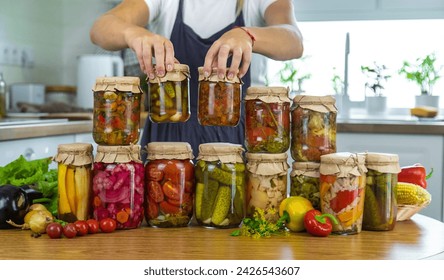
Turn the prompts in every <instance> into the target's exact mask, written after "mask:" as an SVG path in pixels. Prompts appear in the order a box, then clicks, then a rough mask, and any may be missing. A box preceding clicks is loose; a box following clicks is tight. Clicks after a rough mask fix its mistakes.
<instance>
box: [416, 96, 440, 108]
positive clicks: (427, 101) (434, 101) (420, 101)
mask: <svg viewBox="0 0 444 280" xmlns="http://www.w3.org/2000/svg"><path fill="white" fill-rule="evenodd" d="M415 106H416V107H419V106H430V107H435V108H439V96H433V95H417V96H415Z"/></svg>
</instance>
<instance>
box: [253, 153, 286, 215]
mask: <svg viewBox="0 0 444 280" xmlns="http://www.w3.org/2000/svg"><path fill="white" fill-rule="evenodd" d="M287 157H288V156H287V153H280V154H265V153H246V160H247V174H246V175H247V177H246V180H247V202H246V203H247V214H246V215H247V217H249V218H253V216H254V215H255V214H256V212H257V211H263V214H264V217H265V219H267V221H269V222H272V223H275V222H277V220H278V219H279V206H280V205H281V202H282V200H284V199H285V198H286V197H287V176H288V168H289V166H288V163H287Z"/></svg>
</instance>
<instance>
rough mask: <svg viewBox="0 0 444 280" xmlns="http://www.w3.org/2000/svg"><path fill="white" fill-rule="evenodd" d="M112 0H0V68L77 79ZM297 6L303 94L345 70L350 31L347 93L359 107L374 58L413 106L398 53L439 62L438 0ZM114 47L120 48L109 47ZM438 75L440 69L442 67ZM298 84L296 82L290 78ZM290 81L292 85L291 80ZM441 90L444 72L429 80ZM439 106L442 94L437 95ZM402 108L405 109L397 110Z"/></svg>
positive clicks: (399, 100) (396, 93) (32, 79)
mask: <svg viewBox="0 0 444 280" xmlns="http://www.w3.org/2000/svg"><path fill="white" fill-rule="evenodd" d="M118 2H119V1H117V0H89V1H84V0H45V1H38V0H14V1H5V0H4V1H2V4H1V8H0V72H2V73H3V76H4V79H5V80H6V82H7V83H8V84H13V83H20V82H26V83H41V84H46V85H71V86H76V85H77V83H78V79H79V77H77V76H78V71H77V68H78V61H79V56H81V55H85V54H99V53H104V52H103V50H100V49H98V48H97V47H95V46H94V45H93V44H92V43H91V42H90V40H89V29H90V27H91V25H92V23H93V21H94V20H95V19H96V17H97V16H98V15H100V14H102V13H103V12H105V11H106V10H108V9H110V8H111V7H112V6H113V5H115V4H116V3H118ZM294 3H295V13H296V17H297V19H298V21H299V26H300V29H301V31H302V33H303V36H304V44H305V53H304V58H303V59H302V60H295V61H292V62H291V63H293V65H294V67H295V68H296V69H297V71H298V75H297V77H302V76H304V75H305V76H307V77H309V78H307V79H304V80H303V82H302V84H301V85H300V88H296V86H295V85H293V87H292V89H293V90H299V91H302V92H304V93H306V94H315V95H325V94H334V93H335V92H334V88H333V86H332V78H333V77H334V75H336V76H338V77H339V78H340V79H341V80H343V79H344V72H345V58H346V57H345V48H346V36H347V33H348V34H349V43H348V46H349V54H348V69H347V72H348V77H347V80H348V88H347V92H348V94H349V96H350V100H351V101H355V102H356V103H355V104H357V107H358V108H359V107H362V104H361V103H362V101H363V100H364V97H365V94H366V89H365V82H366V77H365V75H364V74H363V73H362V72H361V66H371V65H373V63H375V62H376V63H378V64H380V65H384V66H386V67H387V73H389V74H390V75H391V78H390V79H389V80H388V81H387V82H386V83H385V85H384V87H385V88H384V95H386V96H387V105H388V107H389V108H404V109H407V108H411V107H413V106H414V105H415V103H414V102H415V101H414V98H415V95H418V94H419V88H418V86H417V85H416V84H414V83H413V82H410V81H408V80H407V79H406V78H405V77H402V76H400V75H399V74H398V70H399V69H400V68H401V66H402V63H403V61H405V60H407V61H410V62H414V61H415V60H416V59H417V58H422V57H424V56H426V55H428V54H431V53H434V54H435V55H436V58H437V61H436V64H437V65H438V66H441V65H444V37H443V35H442V30H444V0H422V1H418V0H337V1H330V0H295V1H294ZM114 54H115V55H119V53H114ZM270 64H271V66H272V67H270V71H269V74H268V77H267V78H268V82H269V84H270V85H278V84H282V82H280V80H279V71H280V70H281V69H282V68H283V67H284V64H283V63H282V62H276V61H270ZM441 75H444V70H442V71H441ZM296 85H297V83H296ZM290 86H291V85H290ZM433 93H434V95H442V94H443V93H444V78H443V79H440V80H439V81H438V82H437V83H436V85H435V86H434V91H433ZM440 107H444V98H441V99H440ZM402 112H404V111H402Z"/></svg>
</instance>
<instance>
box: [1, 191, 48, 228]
mask: <svg viewBox="0 0 444 280" xmlns="http://www.w3.org/2000/svg"><path fill="white" fill-rule="evenodd" d="M42 197H43V195H42V193H41V192H39V191H36V190H34V189H33V188H32V187H31V186H29V185H24V186H20V187H17V186H13V185H4V186H0V229H6V228H13V226H11V225H10V224H8V223H7V222H6V221H7V220H11V221H13V222H14V223H16V224H23V223H24V218H25V215H26V213H28V210H29V207H30V206H31V205H32V201H33V200H34V199H38V198H42Z"/></svg>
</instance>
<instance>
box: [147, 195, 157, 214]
mask: <svg viewBox="0 0 444 280" xmlns="http://www.w3.org/2000/svg"><path fill="white" fill-rule="evenodd" d="M146 216H147V217H148V219H150V220H152V219H156V218H157V217H158V216H159V205H158V204H157V203H156V202H155V201H154V200H152V199H151V198H150V197H148V205H147V207H146Z"/></svg>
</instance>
